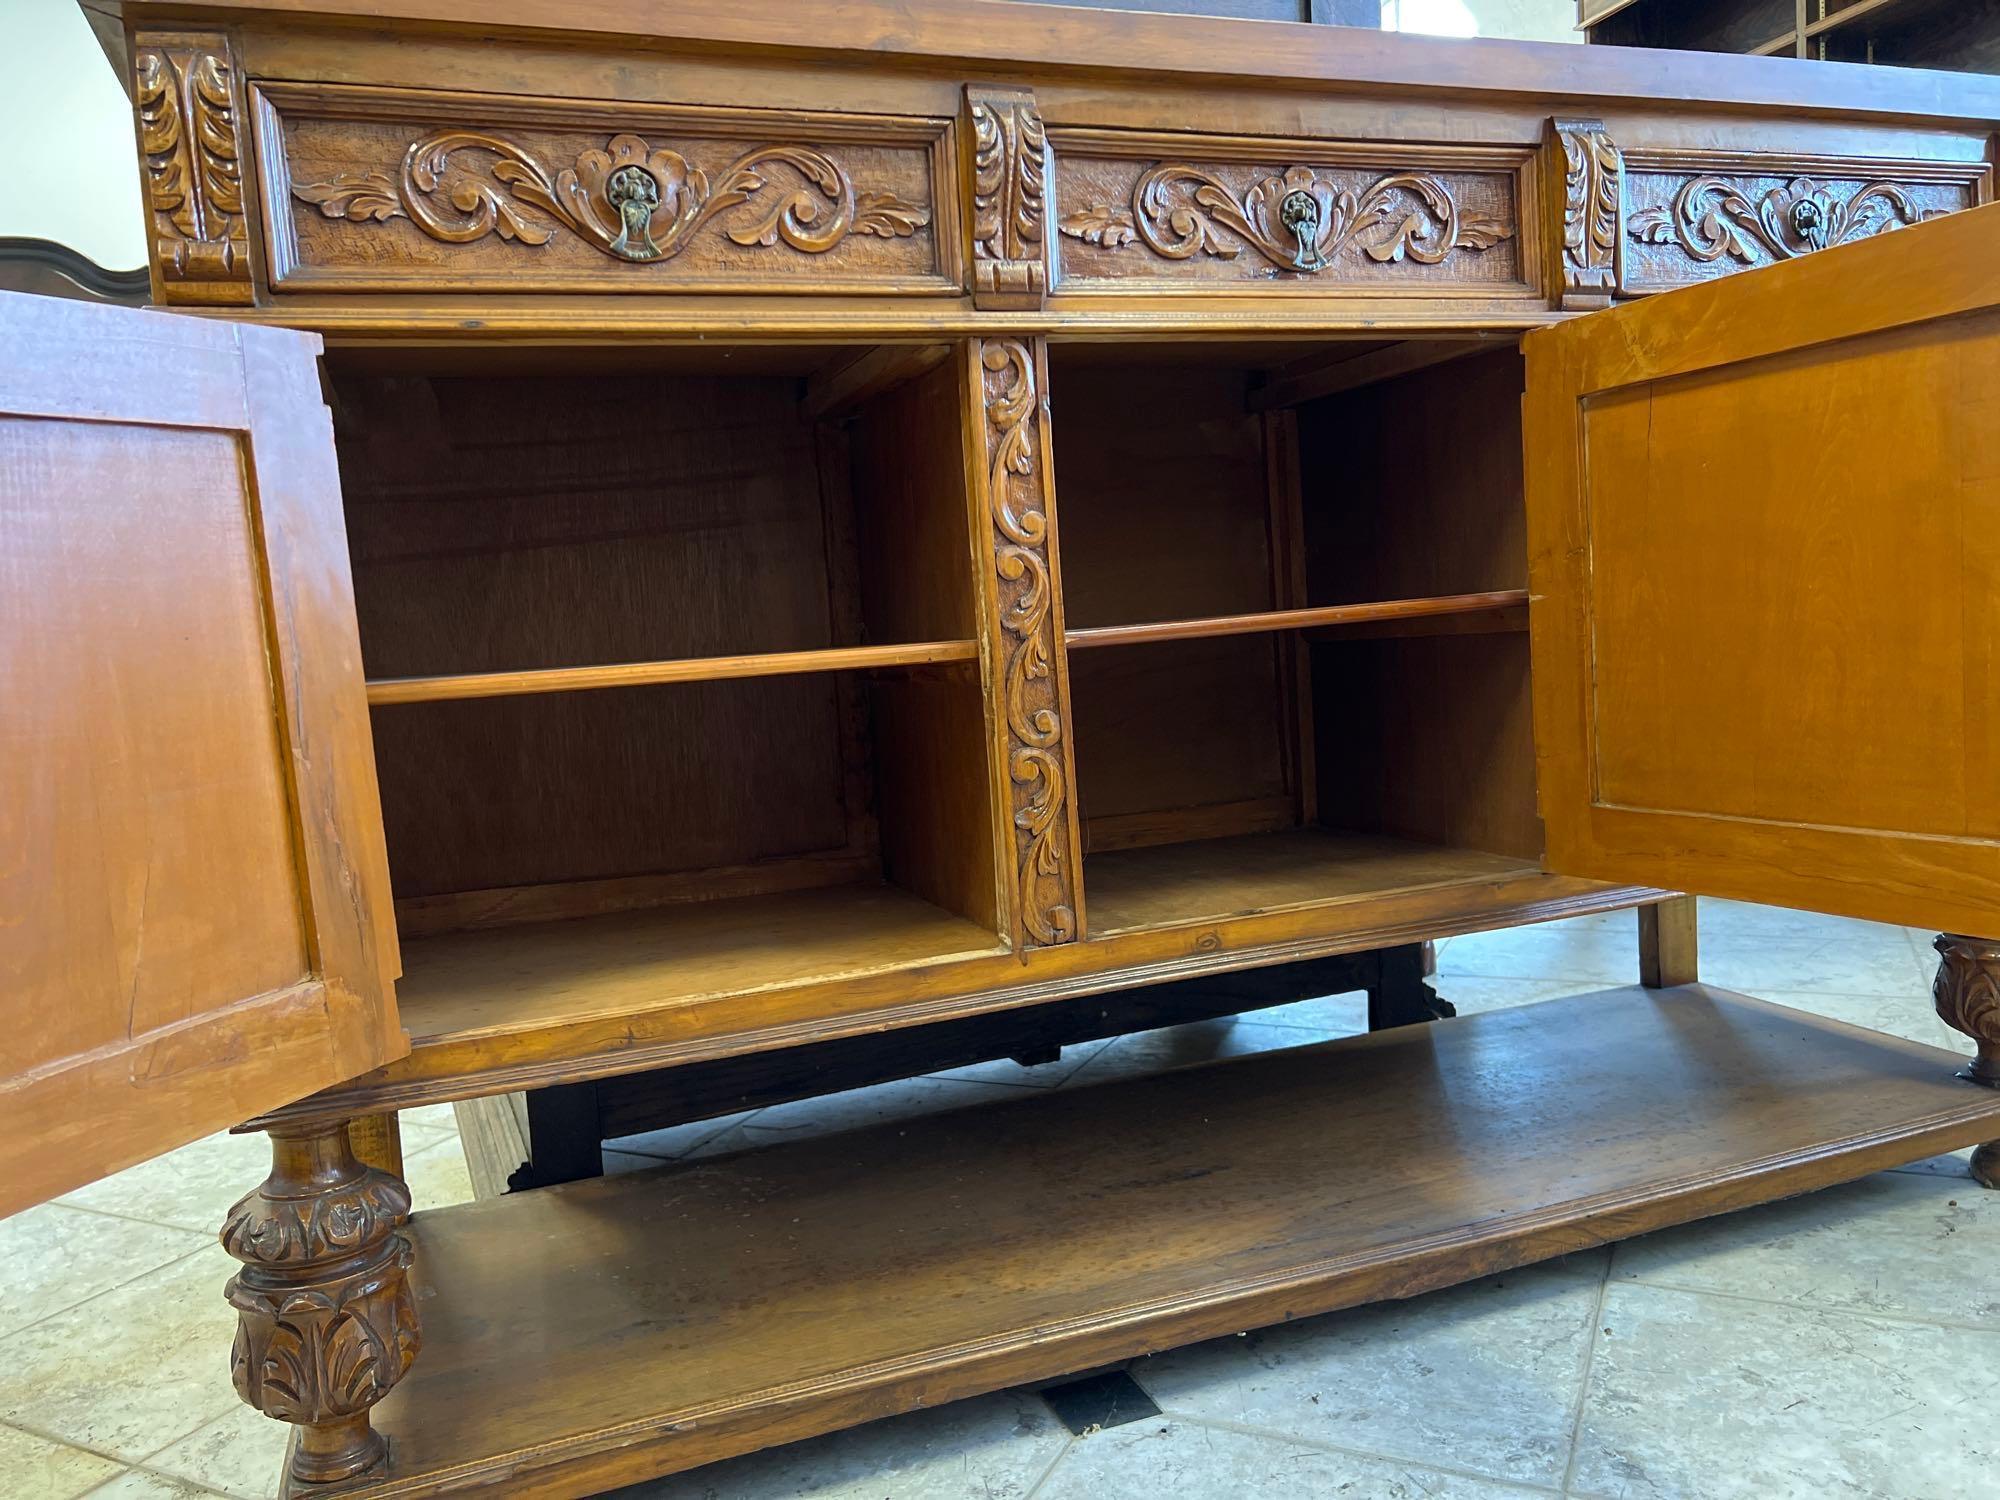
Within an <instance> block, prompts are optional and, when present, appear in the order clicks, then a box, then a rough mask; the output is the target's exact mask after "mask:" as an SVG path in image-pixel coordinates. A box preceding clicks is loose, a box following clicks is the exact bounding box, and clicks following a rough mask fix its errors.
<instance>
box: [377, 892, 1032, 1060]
mask: <svg viewBox="0 0 2000 1500" xmlns="http://www.w3.org/2000/svg"><path fill="white" fill-rule="evenodd" d="M997 947H998V943H997V940H996V939H995V937H994V935H993V933H992V932H990V931H987V930H985V929H982V928H981V927H979V926H977V925H976V924H974V923H972V922H968V921H966V920H965V919H964V918H963V917H957V916H953V915H952V914H951V913H949V912H946V911H944V910H942V909H941V908H939V907H936V906H933V905H932V904H931V903H929V902H928V901H924V900H922V899H920V898H918V897H916V896H913V895H911V894H909V893H908V892H907V891H900V890H897V889H896V888H895V887H894V886H888V885H856V886H845V887H839V888H835V889H831V890H818V891H790V892H783V893H778V894H773V895H763V896H748V897H742V898H738V899H735V900H726V901H702V902H695V903H692V904H689V905H684V906H673V907H664V908H660V909H658V910H653V911H636V912H620V913H613V914H608V915H605V916H601V917H584V918H579V919H577V920H575V921H569V922H542V923H534V924H530V925H527V926H520V927H509V928H500V929H494V930H491V931H485V932H462V933H447V934H442V935H439V936H437V937H430V938H423V939H416V940H412V941H411V942H409V943H407V944H405V947H404V955H403V961H404V973H403V981H402V985H401V989H400V993H401V996H402V1000H403V1012H404V1018H405V1021H406V1022H407V1024H408V1025H409V1027H410V1029H411V1032H412V1034H413V1035H415V1036H417V1037H420V1038H437V1037H445V1036H452V1037H460V1038H463V1037H466V1036H468V1035H471V1034H475V1033H479V1032H493V1031H532V1030H534V1029H536V1028H537V1027H540V1026H545V1025H547V1024H548V1023H549V1022H550V1021H552V1020H553V1019H555V1018H556V1017H557V1016H558V1015H566V1016H570V1017H576V1016H582V1015H593V1014H594V1015H611V1016H615V1015H620V1014H623V1013H626V1012H636V1011H657V1010H661V1009H671V1008H676V1007H686V1006H693V1005H698V1004H700V1003H701V1002H703V1001H711V1000H714V1001H726V1000H728V999H729V998H730V997H732V996H738V995H743V994H747V993H752V992H755V991H757V990H760V989H767V988H770V987H773V986H776V985H780V984H786V983H794V982H798V981H801V980H806V979H828V978H838V977H840V976H842V975H852V974H863V973H870V972H875V971H879V970H884V969H891V968H897V967H903V966H908V965H912V964H918V963H922V962H926V961H934V960H938V959H944V958H949V957H952V956H962V955H966V954H977V953H984V952H992V951H995V950H996V949H997Z"/></svg>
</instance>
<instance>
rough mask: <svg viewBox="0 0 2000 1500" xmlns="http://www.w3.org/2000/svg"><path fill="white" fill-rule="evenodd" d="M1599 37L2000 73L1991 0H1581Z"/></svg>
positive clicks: (1999, 22) (1998, 27) (1585, 25)
mask: <svg viewBox="0 0 2000 1500" xmlns="http://www.w3.org/2000/svg"><path fill="white" fill-rule="evenodd" d="M1577 26H1578V29H1580V30H1582V31H1585V32H1586V33H1588V35H1589V38H1590V40H1591V41H1593V42H1603V43H1609V44H1612V45H1618V46H1638V47H1683V48H1693V49H1699V50H1705V51H1718V52H1748V53H1752V54H1754V55H1757V56H1762V57H1803V58H1814V59H1818V60H1820V61H1831V62H1863V63H1891V64H1897V63H1900V64H1904V65H1908V66H1913V67H1930V68H1961V69H1965V70H1967V71H1974V72H1996V71H2000V7H1996V6H1995V5H1993V4H1991V3H1989V0H1609V3H1607V0H1578V5H1577Z"/></svg>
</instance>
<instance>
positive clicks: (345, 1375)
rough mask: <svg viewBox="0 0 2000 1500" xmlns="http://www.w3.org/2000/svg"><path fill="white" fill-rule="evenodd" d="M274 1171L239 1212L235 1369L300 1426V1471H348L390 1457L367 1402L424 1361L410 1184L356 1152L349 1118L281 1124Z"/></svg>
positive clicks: (316, 1477) (309, 1475) (232, 1289)
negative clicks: (407, 1226) (407, 1233)
mask: <svg viewBox="0 0 2000 1500" xmlns="http://www.w3.org/2000/svg"><path fill="white" fill-rule="evenodd" d="M270 1134H271V1175H270V1176H269V1177H267V1178H265V1179H264V1185H263V1186H262V1187H260V1188H258V1189H257V1191H255V1192H254V1193H251V1194H250V1195H249V1196H248V1197H246V1198H244V1199H242V1200H241V1201H240V1202H239V1203H237V1205H236V1206H235V1207H234V1208H232V1209H231V1210H230V1211H229V1218H228V1221H227V1222H226V1223H225V1224H224V1225H223V1228H222V1247H223V1249H225V1250H227V1251H228V1252H229V1253H230V1254H231V1255H233V1256H235V1257H236V1259H237V1260H239V1261H241V1262H242V1263H243V1269H242V1270H241V1271H240V1272H238V1273H237V1274H236V1275H235V1276H234V1277H232V1278H231V1280H230V1282H229V1288H228V1292H227V1296H228V1298H229V1304H230V1306H232V1307H234V1308H235V1309H236V1315H237V1323H236V1345H235V1348H234V1349H233V1350H231V1352H230V1360H229V1363H230V1373H231V1375H232V1376H233V1377H234V1379H235V1382H236V1392H237V1394H238V1395H240V1396H241V1397H242V1398H243V1399H244V1400H245V1401H247V1402H249V1403H250V1404H251V1405H252V1406H254V1407H256V1408H257V1409H258V1410H259V1411H261V1412H263V1413H264V1414H265V1415H266V1416H271V1417H276V1418H277V1419H278V1420H279V1421H281V1422H291V1423H293V1424H295V1425H296V1426H297V1427H298V1428H299V1440H298V1442H297V1443H295V1444H294V1445H293V1450H292V1465H291V1477H292V1479H293V1480H294V1481H296V1482H298V1483H301V1484H326V1483H330V1482H332V1481H334V1480H339V1479H347V1478H351V1477H352V1476H354V1475H356V1474H360V1473H363V1472H365V1471H366V1470H368V1469H370V1468H373V1467H374V1466H375V1465H376V1464H379V1463H380V1462H381V1461H382V1460H383V1458H384V1456H385V1455H386V1452H387V1447H386V1445H385V1444H384V1442H383V1440H382V1437H381V1434H379V1433H378V1432H376V1431H375V1430H374V1428H373V1427H371V1426H370V1425H369V1421H368V1412H369V1408H371V1407H372V1406H374V1405H375V1403H376V1402H378V1401H380V1400H381V1399H382V1398H383V1397H384V1396H386V1395H387V1394H388V1393H389V1389H390V1387H391V1386H393V1385H395V1383H396V1382H397V1381H399V1380H401V1379H402V1378H403V1375H404V1373H405V1372H406V1371H408V1369H409V1368H410V1362H411V1361H412V1360H413V1359H415V1358H416V1354H417V1344H418V1329H417V1309H416V1303H415V1302H414V1301H413V1300H412V1298H411V1295H410V1284H409V1268H410V1242H409V1241H408V1240H406V1239H404V1238H403V1236H402V1235H400V1234H398V1233H396V1230H397V1229H398V1228H399V1227H400V1226H401V1225H402V1224H403V1223H404V1222H405V1221H406V1220H407V1219H408V1218H409V1216H410V1190H409V1189H408V1188H407V1187H405V1186H404V1185H403V1183H402V1182H401V1181H400V1180H399V1179H398V1178H396V1177H392V1176H391V1175H390V1174H389V1173H387V1172H384V1171H382V1170H380V1169H379V1168H376V1167H369V1166H364V1165H362V1163H361V1162H360V1160H359V1159H358V1158H357V1157H356V1156H355V1152H354V1143H353V1140H352V1139H351V1138H350V1135H349V1127H348V1123H347V1122H346V1121H340V1122H336V1123H334V1124H321V1125H299V1126H279V1127H277V1128H274V1129H273V1130H272V1131H271V1133H270Z"/></svg>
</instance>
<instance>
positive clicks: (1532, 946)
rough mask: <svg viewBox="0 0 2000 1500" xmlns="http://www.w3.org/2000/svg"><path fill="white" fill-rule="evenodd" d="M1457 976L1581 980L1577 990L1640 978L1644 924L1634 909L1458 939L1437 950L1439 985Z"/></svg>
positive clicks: (1442, 987) (1440, 989)
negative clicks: (1632, 910)
mask: <svg viewBox="0 0 2000 1500" xmlns="http://www.w3.org/2000/svg"><path fill="white" fill-rule="evenodd" d="M1456 975H1471V976H1474V977H1477V978H1482V979H1533V980H1553V979H1566V980H1581V981H1584V983H1583V984H1579V985H1577V986H1575V987H1576V988H1579V989H1581V988H1588V987H1590V986H1593V985H1596V986H1601V985H1612V984H1637V983H1638V982H1639V924H1638V918H1637V917H1635V916H1634V915H1633V914H1632V913H1631V912H1629V911H1623V912H1609V913H1606V914H1603V915H1601V916H1594V917H1572V918H1570V919H1568V920H1567V921H1562V922H1543V923H1540V924H1538V925H1536V926H1533V927H1511V928H1505V929H1503V930H1501V931H1499V932H1473V933H1467V934H1466V935H1465V936H1463V937H1455V938H1453V939H1452V940H1451V941H1450V942H1449V943H1447V944H1445V946H1444V948H1443V950H1442V951H1441V952H1440V953H1439V954H1438V974H1437V987H1438V992H1439V993H1440V994H1446V993H1448V990H1447V988H1446V986H1447V983H1448V981H1449V980H1450V979H1451V978H1452V977H1453V976H1456Z"/></svg>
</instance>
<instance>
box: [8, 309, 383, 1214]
mask: <svg viewBox="0 0 2000 1500" xmlns="http://www.w3.org/2000/svg"><path fill="white" fill-rule="evenodd" d="M0 345H4V346H5V347H6V349H7V350H8V358H7V360H6V361H5V362H4V367H0V1215H4V1214H7V1213H10V1212H13V1211H14V1210H16V1209H19V1208H22V1207H25V1206H26V1205H28V1204H30V1203H33V1202H36V1201H39V1200H40V1199H42V1198H45V1197H48V1196H51V1195H52V1194H54V1193H58V1192H62V1191H64V1190H66V1189H68V1188H71V1187H74V1186H76V1185H78V1184H80V1183H82V1182H86V1181H89V1180H90V1179H92V1178H94V1177H97V1176H101V1175H103V1174H104V1173H105V1172H109V1171H113V1170H115V1169H117V1168H119V1167H122V1166H126V1165H129V1164H131V1163H132V1162H135V1161H138V1160H141V1159H143V1158H145V1157H148V1156H152V1155H155V1154H157V1153H159V1152H161V1151H164V1150H167V1149H169V1148H171V1147H173V1146H176V1145H179V1144H181V1143H182V1142H184V1141H187V1140H191V1139H193V1138H195V1137H197V1136H199V1135H203V1134H206V1133H207V1132H209V1131H212V1130H215V1129H218V1128H220V1127H223V1126H228V1125H233V1124H235V1123H237V1122H238V1121H240V1120H242V1119H244V1118H246V1117H247V1116H249V1115H252V1114H255V1113H258V1112H260V1111H262V1110H266V1109H270V1108H273V1107H275V1106H277V1105H279V1104H283V1103H286V1102H288V1101H290V1100H292V1099H294V1098H297V1097H299V1096H300V1095H302V1094H306V1093H309V1092H311V1091H313V1090H314V1089H318V1088H322V1087H325V1086H326V1085H328V1084H331V1083H335V1082H338V1081H339V1080H341V1079H344V1078H348V1077H351V1076H353V1075H354V1074H357V1073H360V1072H365V1071H367V1070H368V1069H369V1068H372V1067H375V1066H378V1065H379V1064H381V1063H383V1062H387V1061H389V1060H390V1059H392V1058H394V1057H397V1056H400V1055H401V1054H402V1052H403V1051H405V1050H406V1048H407V1041H406V1039H405V1038H404V1037H403V1034H402V1032H401V1029H400V1028H399V1026H398V1025H397V1023H396V1015H395V1002H394V991H393V981H394V978H395V975H396V972H397V957H396V947H395V936H394V931H393V928H392V927H391V926H390V924H389V921H388V912H389V910H390V907H389V902H388V877H387V866H386V861H385V859H384V856H383V851H382V840H381V828H380V813H379V810H378V807H377V799H376V792H375V772H374V760H373V757H372V754H371V752H370V748H369V742H368V738H367V733H366V730H367V707H366V703H365V701H364V699H363V696H362V683H361V675H360V652H359V644H358V641H357V638H356V635H355V628H354V612H353V602H352V590H351V587H350V586H349V583H348V576H347V555H346V544H345V539H344V536H343V534H342V530H341V523H340V507H339V493H338V486H337V479H336V477H335V471H334V467H333V453H332V435H331V429H330V426H329V424H328V421H327V414H326V409H325V407H324V405H323V404H322V402H321V400H320V395H319V390H318V383H317V367H316V364H315V360H314V355H315V353H316V351H317V348H318V340H317V339H316V338H314V337H312V336H310V335H304V334H296V333H290V332H283V331H279V330H267V329H255V328H237V327H234V326H232V325H229V324H225V323H214V322H204V321H198V320H195V319H192V318H184V317H172V316H168V315H165V314H160V313H150V312H136V311H131V310H128V309H123V308H104V307H96V306H91V305H88V304H83V303H78V302H63V301H57V300H55V299H44V298H34V297H23V296H16V295H0Z"/></svg>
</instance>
